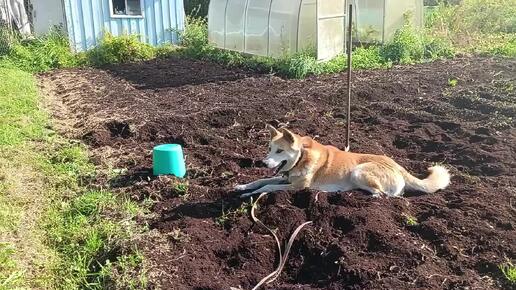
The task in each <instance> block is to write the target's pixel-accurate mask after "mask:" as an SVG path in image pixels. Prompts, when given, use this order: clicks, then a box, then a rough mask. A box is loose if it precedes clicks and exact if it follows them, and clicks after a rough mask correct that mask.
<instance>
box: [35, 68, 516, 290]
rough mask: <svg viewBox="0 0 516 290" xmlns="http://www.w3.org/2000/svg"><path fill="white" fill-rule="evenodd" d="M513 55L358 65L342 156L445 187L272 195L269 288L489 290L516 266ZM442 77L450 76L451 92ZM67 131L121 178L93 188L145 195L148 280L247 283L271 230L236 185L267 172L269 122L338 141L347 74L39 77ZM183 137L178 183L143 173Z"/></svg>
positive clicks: (209, 285)
mask: <svg viewBox="0 0 516 290" xmlns="http://www.w3.org/2000/svg"><path fill="white" fill-rule="evenodd" d="M515 66H516V62H515V61H514V60H508V59H500V60H497V59H489V58H465V59H458V60H453V61H441V62H434V63H429V64H421V65H415V66H406V67H396V68H393V69H390V70H380V71H360V72H357V73H356V75H355V79H354V86H353V107H352V114H353V119H352V130H353V135H352V150H353V151H357V152H367V153H375V154H386V155H389V156H391V157H393V158H394V159H395V160H397V161H398V162H399V163H400V164H401V165H403V166H405V167H406V168H407V169H409V170H410V171H412V172H414V173H416V174H421V175H423V174H425V172H426V168H427V167H428V166H429V165H431V163H433V162H439V163H444V164H447V165H449V166H450V167H451V171H452V173H453V174H454V177H453V179H452V184H451V186H450V187H449V188H448V189H446V190H444V191H442V192H439V193H436V194H431V195H417V194H414V195H412V196H408V197H405V198H391V199H375V198H372V197H370V196H369V195H368V194H366V193H364V192H359V191H355V192H349V193H328V194H326V193H321V194H320V195H319V201H318V202H315V200H314V196H315V194H316V192H311V191H302V192H297V193H285V192H281V193H276V194H271V195H269V196H268V197H267V198H266V199H265V200H264V201H263V203H262V204H261V206H260V208H259V216H260V218H261V219H262V220H263V221H264V223H265V224H267V225H269V226H271V227H273V228H277V229H278V234H279V235H280V237H281V239H282V240H286V239H288V236H289V235H290V234H291V233H292V231H293V230H294V229H295V228H296V227H297V226H298V225H300V224H301V223H303V222H305V221H307V220H311V221H313V224H312V225H310V226H308V227H307V228H305V229H304V230H303V231H302V232H301V234H300V235H299V236H298V238H297V239H296V241H295V242H294V244H293V248H292V252H291V256H290V258H289V260H288V262H287V265H286V267H285V270H284V272H283V274H282V275H281V276H280V278H279V279H278V280H277V281H276V282H274V283H273V284H271V285H269V288H270V289H347V288H350V289H353V288H354V289H467V288H469V289H496V288H503V287H509V285H507V284H504V283H505V282H503V278H502V277H501V274H500V271H499V270H498V268H497V265H498V264H499V263H501V262H504V261H506V259H513V260H514V259H516V230H515V227H516V217H515V214H516V212H515V209H514V204H515V202H516V193H515V187H514V184H515V182H516V178H515V174H516V159H515V157H514V156H515V154H516V126H515V125H516V124H515V122H516V121H515V119H514V117H515V114H514V113H515V111H516V101H515V100H516V91H515V90H514V86H515V84H516V82H515V76H516V69H515V68H516V67H515ZM449 79H457V80H458V84H457V85H456V86H450V85H449V81H448V80H449ZM42 84H44V85H45V86H47V87H48V88H50V89H51V90H53V92H54V98H53V99H54V103H55V104H54V110H55V111H54V113H55V117H56V118H58V119H59V120H61V123H66V124H67V126H63V127H62V128H61V130H62V131H63V132H64V133H67V134H69V135H70V136H72V137H76V138H82V139H83V140H84V141H85V142H86V143H88V144H90V146H91V147H92V150H93V152H94V156H93V157H94V158H95V160H97V161H98V162H99V163H103V162H106V163H109V164H111V165H113V166H114V167H115V168H127V169H128V174H126V175H123V176H118V177H115V178H111V179H107V178H102V177H100V178H99V180H98V182H99V185H103V186H105V185H106V184H107V185H109V186H110V187H111V188H113V190H119V191H123V192H128V193H130V194H131V195H132V196H133V197H134V198H135V199H144V198H147V197H150V198H152V199H153V200H155V204H154V206H153V212H154V213H155V216H154V217H153V218H151V219H150V220H147V221H146V222H148V223H149V224H150V227H151V228H152V229H153V231H152V232H153V233H157V234H153V235H149V236H148V237H146V238H145V239H144V240H143V241H142V242H141V244H142V246H143V248H144V250H145V254H146V256H147V260H148V262H149V263H150V276H151V286H150V287H153V286H154V285H160V286H161V287H162V288H163V289H228V288H229V287H239V286H241V287H242V288H244V289H250V288H251V287H252V286H253V285H254V284H256V283H257V282H258V281H259V280H260V279H261V278H262V277H263V276H265V275H267V274H268V273H270V272H271V271H272V270H273V269H274V267H275V265H276V263H277V257H276V254H277V253H276V249H275V247H274V241H273V239H272V238H271V237H270V236H269V235H267V232H266V231H265V230H263V229H261V228H260V227H259V226H257V225H254V224H253V223H252V222H251V220H250V219H249V217H248V215H247V213H246V210H247V209H248V208H249V205H248V204H246V203H242V202H243V201H241V200H240V199H239V198H238V197H235V195H234V193H233V192H232V190H231V188H232V187H233V186H234V185H235V184H237V183H243V182H248V181H251V180H253V179H256V178H260V177H263V176H267V175H270V174H271V172H270V171H269V170H268V169H266V168H264V166H263V164H262V163H261V162H260V159H261V158H262V157H263V156H264V154H265V151H266V148H267V146H266V144H267V141H268V136H267V133H266V130H264V125H265V123H272V124H274V125H288V127H289V128H291V129H292V130H294V131H295V132H297V133H300V134H308V135H311V136H313V137H315V138H316V139H317V140H319V141H321V142H322V143H327V144H332V145H335V146H337V147H341V148H342V147H343V143H344V136H345V131H344V129H345V127H344V122H345V116H344V114H343V102H344V98H343V96H344V94H345V92H346V85H345V84H346V79H345V76H344V75H340V74H339V75H331V76H322V77H313V78H309V79H306V80H283V79H280V78H277V77H274V76H260V75H253V74H246V73H245V72H241V71H230V70H227V69H224V68H222V67H219V66H217V65H214V64H212V63H204V62H198V61H190V60H180V59H170V60H155V61H151V62H148V63H140V64H130V65H122V66H114V67H111V68H109V70H106V71H101V70H92V69H87V70H86V69H85V70H79V69H73V70H61V71H56V72H52V73H49V74H45V75H43V76H42ZM168 142H175V143H180V144H182V145H184V147H185V153H186V159H187V164H188V169H189V171H188V179H187V180H188V183H189V185H188V192H187V195H184V192H182V191H180V190H178V187H177V181H175V180H173V179H171V178H167V177H160V178H155V177H152V176H151V174H150V170H151V169H150V168H151V166H152V160H151V149H152V147H153V146H154V145H156V144H160V143H168Z"/></svg>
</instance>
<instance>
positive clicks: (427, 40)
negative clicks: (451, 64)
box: [423, 35, 455, 59]
mask: <svg viewBox="0 0 516 290" xmlns="http://www.w3.org/2000/svg"><path fill="white" fill-rule="evenodd" d="M423 43H424V50H425V55H424V57H425V58H426V59H438V58H452V57H454V56H455V48H454V47H453V44H452V43H451V42H450V41H449V40H447V39H445V38H439V37H432V36H430V35H425V36H424V40H423Z"/></svg>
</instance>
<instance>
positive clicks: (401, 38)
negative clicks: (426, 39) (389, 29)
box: [380, 22, 425, 64]
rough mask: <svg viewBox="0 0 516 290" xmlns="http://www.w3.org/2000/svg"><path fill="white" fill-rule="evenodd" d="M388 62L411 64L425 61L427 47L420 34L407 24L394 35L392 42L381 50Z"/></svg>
mask: <svg viewBox="0 0 516 290" xmlns="http://www.w3.org/2000/svg"><path fill="white" fill-rule="evenodd" d="M380 54H381V55H382V57H383V58H384V59H385V60H386V61H392V62H394V63H401V64H411V63H415V62H418V61H421V60H422V59H423V56H424V55H425V46H424V43H423V40H422V37H421V35H420V34H418V33H417V32H416V31H415V29H414V28H413V27H412V26H411V25H410V24H409V23H408V22H407V23H405V24H404V25H403V27H402V28H400V29H398V30H397V31H396V33H395V34H394V38H393V39H392V41H390V42H388V43H387V44H385V45H384V46H383V47H382V48H381V49H380Z"/></svg>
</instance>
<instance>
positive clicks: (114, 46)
mask: <svg viewBox="0 0 516 290" xmlns="http://www.w3.org/2000/svg"><path fill="white" fill-rule="evenodd" d="M86 55H87V61H88V62H89V64H91V65H94V66H102V65H106V64H115V63H126V62H136V61H144V60H149V59H151V58H153V57H154V56H155V55H156V51H155V48H154V47H152V46H151V45H149V44H146V43H143V42H141V41H140V40H139V38H138V36H137V35H123V36H113V35H111V34H109V33H108V34H106V35H105V36H104V38H103V39H102V40H101V42H100V44H99V45H98V46H97V47H95V48H93V49H92V50H90V51H88V52H87V53H86Z"/></svg>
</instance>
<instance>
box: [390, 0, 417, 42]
mask: <svg viewBox="0 0 516 290" xmlns="http://www.w3.org/2000/svg"><path fill="white" fill-rule="evenodd" d="M418 1H421V0H410V1H409V0H407V1H400V0H385V21H384V39H383V40H384V41H385V42H386V41H389V40H391V39H392V38H393V37H394V34H395V33H396V30H398V29H399V28H401V27H402V26H403V24H404V23H405V16H404V15H409V16H410V17H409V20H410V22H411V23H412V24H414V25H416V26H417V25H418V22H421V20H419V21H418V18H419V17H421V15H419V16H416V15H417V13H418V12H421V11H422V10H420V9H418V8H417V5H416V2H418Z"/></svg>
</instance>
